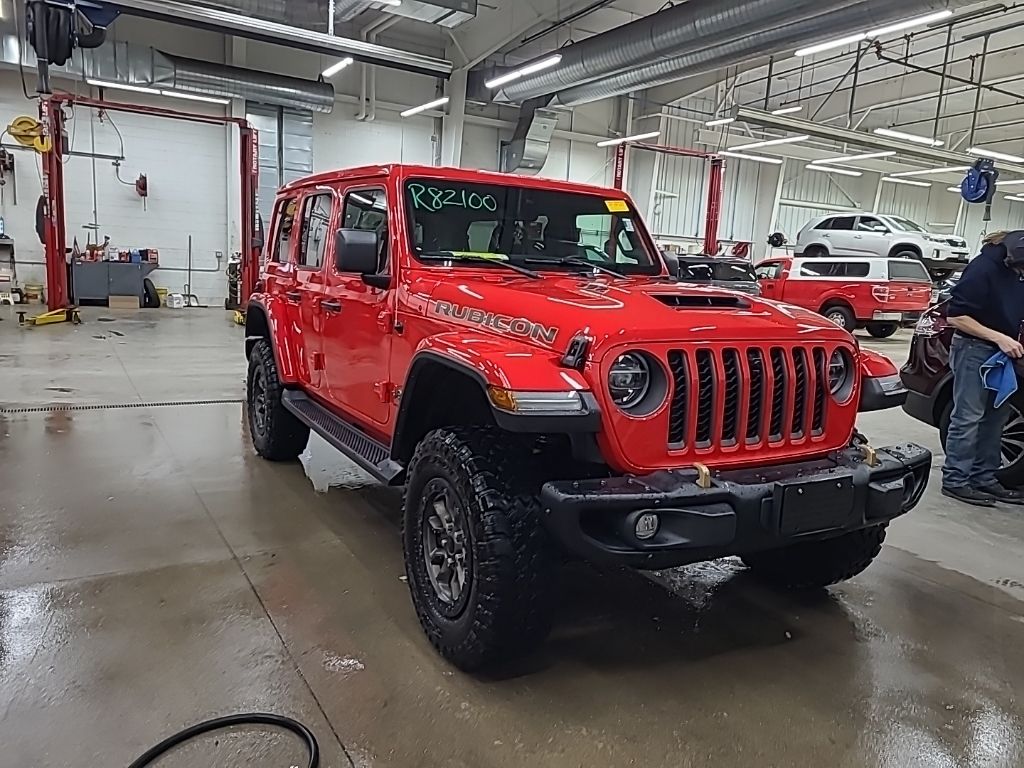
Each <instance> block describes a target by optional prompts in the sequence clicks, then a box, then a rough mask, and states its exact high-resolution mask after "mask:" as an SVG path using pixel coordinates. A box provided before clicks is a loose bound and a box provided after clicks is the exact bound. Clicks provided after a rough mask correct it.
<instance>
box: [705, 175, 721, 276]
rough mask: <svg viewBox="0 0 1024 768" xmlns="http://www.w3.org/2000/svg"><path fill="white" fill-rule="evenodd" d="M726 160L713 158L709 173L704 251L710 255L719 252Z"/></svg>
mask: <svg viewBox="0 0 1024 768" xmlns="http://www.w3.org/2000/svg"><path fill="white" fill-rule="evenodd" d="M724 168H725V161H723V160H722V158H720V157H712V158H711V168H710V171H709V173H708V208H707V219H706V220H705V222H704V252H705V253H706V254H708V255H709V256H715V255H717V254H718V220H719V218H720V217H721V215H722V186H723V179H724Z"/></svg>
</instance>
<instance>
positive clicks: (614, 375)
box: [608, 352, 651, 410]
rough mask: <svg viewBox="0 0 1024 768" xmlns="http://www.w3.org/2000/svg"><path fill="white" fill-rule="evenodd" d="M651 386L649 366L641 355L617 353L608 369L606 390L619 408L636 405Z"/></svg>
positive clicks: (624, 408)
mask: <svg viewBox="0 0 1024 768" xmlns="http://www.w3.org/2000/svg"><path fill="white" fill-rule="evenodd" d="M650 388H651V366H650V364H649V363H648V362H647V360H646V359H645V358H644V356H643V355H640V354H637V353H635V352H627V353H625V354H623V355H619V356H618V358H617V359H616V360H615V362H614V363H612V367H611V369H610V370H609V371H608V391H609V393H610V394H611V396H612V402H614V403H615V404H616V405H617V406H619V408H622V409H623V410H628V409H630V408H633V407H635V406H636V405H638V404H639V403H640V402H641V401H642V400H643V399H644V397H645V396H646V395H647V393H648V392H649V391H650Z"/></svg>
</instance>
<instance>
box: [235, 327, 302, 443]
mask: <svg viewBox="0 0 1024 768" xmlns="http://www.w3.org/2000/svg"><path fill="white" fill-rule="evenodd" d="M245 391H246V414H247V417H248V419H249V433H250V435H252V445H253V447H254V448H255V449H256V453H258V454H259V455H260V456H262V457H263V458H264V459H268V460H270V461H293V460H294V459H295V458H297V457H298V455H299V454H300V453H302V452H303V451H304V450H305V449H306V443H308V442H309V427H307V426H306V425H305V424H303V423H302V422H301V421H299V420H298V419H297V418H295V416H294V415H293V414H291V413H290V412H289V411H288V410H287V409H286V408H285V407H284V404H283V403H282V402H281V395H282V393H283V392H284V387H282V386H281V381H280V380H279V379H278V377H277V361H276V360H275V359H274V350H273V349H272V348H271V346H270V342H269V341H267V340H266V339H260V340H259V341H257V342H256V343H255V344H254V345H253V348H252V352H251V353H250V355H249V376H248V379H247V382H246V388H245ZM261 392H262V395H263V398H264V402H263V404H262V407H263V408H264V409H265V410H264V415H263V417H262V418H260V417H259V416H258V412H259V408H260V407H261V405H260V403H258V402H256V400H257V398H258V397H259V395H260V393H261Z"/></svg>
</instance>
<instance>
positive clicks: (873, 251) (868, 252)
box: [853, 216, 889, 256]
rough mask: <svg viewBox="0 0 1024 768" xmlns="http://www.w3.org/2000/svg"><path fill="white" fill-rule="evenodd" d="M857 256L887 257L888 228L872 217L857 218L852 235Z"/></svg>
mask: <svg viewBox="0 0 1024 768" xmlns="http://www.w3.org/2000/svg"><path fill="white" fill-rule="evenodd" d="M853 238H854V242H855V245H856V250H857V255H858V256H888V255H889V228H888V227H886V226H885V224H883V223H882V220H881V219H876V218H875V217H874V216H859V217H858V218H857V226H856V229H855V230H854V233H853Z"/></svg>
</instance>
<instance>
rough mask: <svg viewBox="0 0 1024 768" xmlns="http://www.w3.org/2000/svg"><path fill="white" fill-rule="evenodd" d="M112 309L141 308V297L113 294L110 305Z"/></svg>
mask: <svg viewBox="0 0 1024 768" xmlns="http://www.w3.org/2000/svg"><path fill="white" fill-rule="evenodd" d="M108 306H109V307H110V308H111V309H139V308H140V307H139V297H138V296H111V297H110V304H109V305H108Z"/></svg>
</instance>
